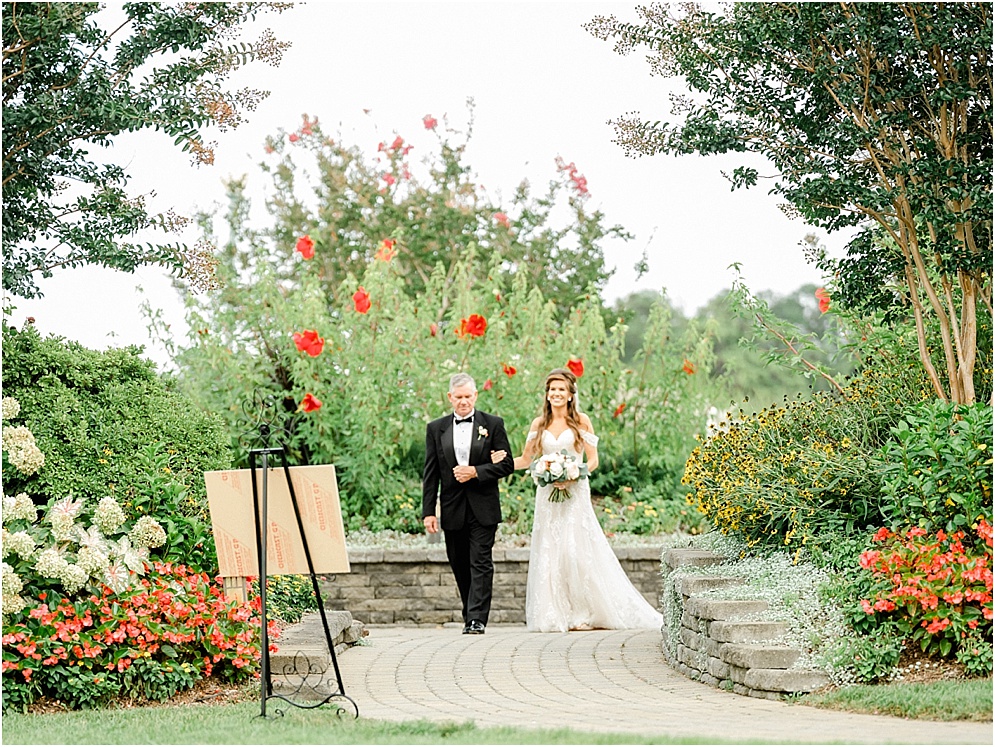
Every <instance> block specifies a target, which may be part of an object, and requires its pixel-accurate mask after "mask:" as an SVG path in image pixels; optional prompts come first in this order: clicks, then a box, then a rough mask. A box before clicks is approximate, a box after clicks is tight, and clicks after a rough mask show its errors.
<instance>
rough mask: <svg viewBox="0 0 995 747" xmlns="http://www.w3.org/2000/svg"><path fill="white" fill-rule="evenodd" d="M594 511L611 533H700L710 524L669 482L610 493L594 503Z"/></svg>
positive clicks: (602, 524) (606, 530)
mask: <svg viewBox="0 0 995 747" xmlns="http://www.w3.org/2000/svg"><path fill="white" fill-rule="evenodd" d="M630 491H631V489H630ZM595 511H596V513H597V515H598V520H599V521H600V522H601V526H602V528H603V529H604V530H605V532H606V533H609V534H616V533H619V532H627V533H630V534H670V533H673V532H685V533H688V534H699V533H701V532H703V531H705V529H706V528H707V522H706V521H705V517H704V516H702V515H701V514H700V513H699V512H698V511H696V510H695V509H694V508H692V507H691V506H690V505H689V504H688V502H687V500H686V499H685V498H684V497H683V496H681V495H678V496H677V497H675V495H674V492H673V491H672V489H671V488H670V486H663V485H660V484H650V485H644V486H642V487H640V488H638V489H637V490H635V491H631V492H629V491H623V493H622V495H621V496H620V497H607V498H605V499H603V500H602V501H600V502H599V503H598V504H597V505H596V506H595Z"/></svg>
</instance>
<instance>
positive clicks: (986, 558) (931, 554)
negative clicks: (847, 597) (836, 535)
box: [860, 519, 992, 673]
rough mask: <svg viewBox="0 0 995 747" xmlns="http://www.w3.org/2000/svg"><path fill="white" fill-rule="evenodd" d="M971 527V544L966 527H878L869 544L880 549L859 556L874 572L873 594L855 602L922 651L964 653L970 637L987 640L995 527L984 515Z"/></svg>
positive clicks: (872, 574) (875, 620) (945, 654)
mask: <svg viewBox="0 0 995 747" xmlns="http://www.w3.org/2000/svg"><path fill="white" fill-rule="evenodd" d="M974 532H975V534H976V537H975V538H974V539H975V540H976V541H975V542H970V540H969V538H968V536H967V535H966V534H965V533H964V532H963V531H956V532H953V533H951V534H947V533H946V532H945V531H943V530H942V529H941V530H939V531H937V532H936V533H935V534H930V533H928V532H927V531H926V530H925V529H922V528H920V527H913V528H911V529H907V530H905V531H904V532H901V533H899V534H895V533H893V532H891V531H890V530H888V529H885V528H882V529H880V530H878V532H877V533H876V534H875V535H874V542H875V543H876V544H878V545H879V546H880V549H872V550H868V551H866V552H864V553H862V554H861V556H860V566H861V568H864V569H866V570H868V571H870V573H871V577H872V583H871V588H870V593H869V594H868V596H867V598H865V599H861V601H860V605H861V608H862V609H863V611H864V613H865V614H866V615H867V617H868V618H871V619H872V620H873V621H874V622H875V623H879V622H880V621H881V620H895V621H896V624H897V625H898V628H899V630H901V631H902V632H903V633H904V634H906V635H907V636H908V637H909V638H910V639H911V640H912V641H914V642H917V643H919V645H920V648H921V649H922V650H923V651H925V652H927V653H939V654H940V655H942V656H949V655H950V654H951V653H952V652H958V657H959V658H963V657H964V656H965V654H964V652H965V651H966V650H968V646H967V643H968V639H969V637H970V640H971V642H972V644H971V645H972V647H974V648H977V646H976V645H975V644H974V641H975V640H976V638H977V637H980V640H982V641H984V640H990V639H991V634H992V525H991V524H989V523H988V522H987V521H986V520H985V519H981V520H980V521H979V522H977V524H976V525H975V527H974ZM981 655H982V654H981V653H980V652H979V654H978V656H981ZM988 671H989V673H990V672H991V669H990V668H989V670H988Z"/></svg>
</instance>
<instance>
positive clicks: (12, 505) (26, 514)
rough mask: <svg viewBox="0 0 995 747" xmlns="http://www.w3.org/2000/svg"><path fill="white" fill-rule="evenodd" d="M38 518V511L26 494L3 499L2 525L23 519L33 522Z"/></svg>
mask: <svg viewBox="0 0 995 747" xmlns="http://www.w3.org/2000/svg"><path fill="white" fill-rule="evenodd" d="M37 518H38V509H37V508H36V507H35V504H34V501H32V500H31V499H30V498H29V497H28V494H27V493H18V494H17V495H15V496H13V497H11V496H9V495H5V496H4V497H3V523H4V524H6V523H7V522H8V521H16V520H17V519H24V520H25V521H31V522H33V521H35V520H36V519H37Z"/></svg>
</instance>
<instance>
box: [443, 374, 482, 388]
mask: <svg viewBox="0 0 995 747" xmlns="http://www.w3.org/2000/svg"><path fill="white" fill-rule="evenodd" d="M468 384H469V385H470V386H472V387H473V391H477V382H476V381H474V380H473V377H472V376H471V375H470V374H468V373H457V374H453V375H452V376H450V377H449V391H450V392H455V391H456V390H457V389H458V388H459V387H461V386H467V385H468Z"/></svg>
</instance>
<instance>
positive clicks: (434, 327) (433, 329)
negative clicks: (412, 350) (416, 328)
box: [428, 322, 439, 337]
mask: <svg viewBox="0 0 995 747" xmlns="http://www.w3.org/2000/svg"><path fill="white" fill-rule="evenodd" d="M428 333H429V334H430V335H432V337H435V336H436V335H437V334H439V325H438V324H436V323H435V322H432V323H431V324H430V325H428Z"/></svg>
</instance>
